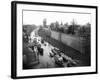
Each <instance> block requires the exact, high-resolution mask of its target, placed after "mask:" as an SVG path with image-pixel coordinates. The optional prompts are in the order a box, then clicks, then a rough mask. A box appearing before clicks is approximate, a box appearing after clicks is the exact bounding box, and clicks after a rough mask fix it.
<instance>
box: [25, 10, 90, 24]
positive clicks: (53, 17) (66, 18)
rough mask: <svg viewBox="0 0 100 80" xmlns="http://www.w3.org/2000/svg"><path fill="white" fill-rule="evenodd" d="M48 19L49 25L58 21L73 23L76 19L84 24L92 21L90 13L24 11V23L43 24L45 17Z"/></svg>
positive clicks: (78, 22)
mask: <svg viewBox="0 0 100 80" xmlns="http://www.w3.org/2000/svg"><path fill="white" fill-rule="evenodd" d="M44 18H46V19H47V25H49V24H50V23H52V22H56V21H58V22H59V23H61V22H62V23H63V24H64V23H66V22H68V24H70V23H71V21H72V20H73V19H74V20H75V21H76V22H77V24H81V25H84V24H86V23H88V22H90V23H91V15H90V14H76V13H58V12H40V11H23V24H35V25H42V24H43V19H44Z"/></svg>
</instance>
